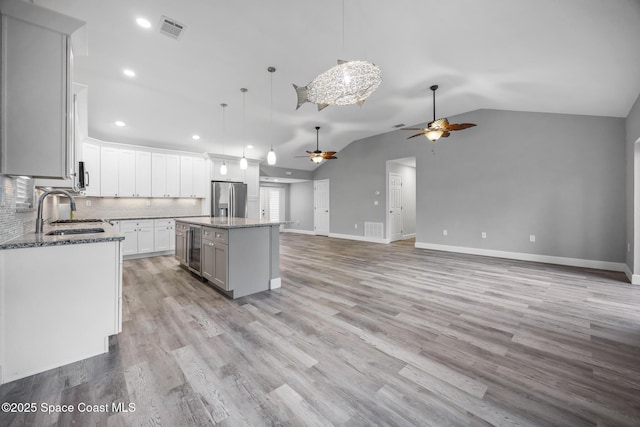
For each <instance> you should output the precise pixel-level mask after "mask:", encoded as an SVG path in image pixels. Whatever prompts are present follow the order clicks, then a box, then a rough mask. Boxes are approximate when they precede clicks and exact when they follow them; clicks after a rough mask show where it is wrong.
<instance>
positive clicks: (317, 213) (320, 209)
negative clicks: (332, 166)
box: [313, 179, 330, 236]
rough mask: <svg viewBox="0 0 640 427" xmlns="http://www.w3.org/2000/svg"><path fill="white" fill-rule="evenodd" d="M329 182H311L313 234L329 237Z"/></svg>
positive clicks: (325, 180)
mask: <svg viewBox="0 0 640 427" xmlns="http://www.w3.org/2000/svg"><path fill="white" fill-rule="evenodd" d="M329 199H330V197H329V180H328V179H322V180H319V181H314V182H313V228H314V231H315V234H317V235H321V236H328V235H329V220H330V209H329Z"/></svg>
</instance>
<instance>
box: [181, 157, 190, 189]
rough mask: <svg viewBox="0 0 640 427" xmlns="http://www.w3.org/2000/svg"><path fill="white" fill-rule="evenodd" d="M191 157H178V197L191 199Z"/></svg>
mask: <svg viewBox="0 0 640 427" xmlns="http://www.w3.org/2000/svg"><path fill="white" fill-rule="evenodd" d="M192 169H193V157H185V156H180V197H193V171H192Z"/></svg>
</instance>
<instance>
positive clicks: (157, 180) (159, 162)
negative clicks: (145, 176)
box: [151, 153, 167, 197]
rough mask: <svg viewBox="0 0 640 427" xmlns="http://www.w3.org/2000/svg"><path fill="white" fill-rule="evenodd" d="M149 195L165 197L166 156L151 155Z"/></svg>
mask: <svg viewBox="0 0 640 427" xmlns="http://www.w3.org/2000/svg"><path fill="white" fill-rule="evenodd" d="M151 196H152V197H167V156H166V155H165V154H160V153H153V154H152V155H151Z"/></svg>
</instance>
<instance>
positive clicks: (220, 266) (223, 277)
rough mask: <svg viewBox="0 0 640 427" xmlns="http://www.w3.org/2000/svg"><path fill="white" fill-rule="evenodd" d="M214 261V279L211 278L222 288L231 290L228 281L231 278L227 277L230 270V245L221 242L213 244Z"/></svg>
mask: <svg viewBox="0 0 640 427" xmlns="http://www.w3.org/2000/svg"><path fill="white" fill-rule="evenodd" d="M213 260H214V261H213V262H214V271H213V279H209V280H211V281H212V282H213V283H214V284H216V285H217V286H220V287H221V288H222V289H225V290H227V291H228V290H229V288H228V283H229V280H228V278H227V272H228V268H227V267H228V265H229V263H228V246H227V245H223V244H221V243H216V244H215V245H214V246H213Z"/></svg>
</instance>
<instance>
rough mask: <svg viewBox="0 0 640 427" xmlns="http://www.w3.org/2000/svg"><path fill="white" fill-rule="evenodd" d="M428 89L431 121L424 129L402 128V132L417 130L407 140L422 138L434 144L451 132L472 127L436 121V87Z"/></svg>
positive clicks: (444, 119) (470, 124)
mask: <svg viewBox="0 0 640 427" xmlns="http://www.w3.org/2000/svg"><path fill="white" fill-rule="evenodd" d="M429 89H431V91H432V92H433V121H431V122H429V124H428V125H427V127H426V128H402V130H419V131H421V132H420V133H417V134H415V135H411V136H410V137H408V138H407V139H411V138H415V137H416V136H423V135H424V137H425V138H427V139H428V140H429V141H431V142H436V141H437V140H439V139H440V138H442V137H445V138H446V137H448V136H449V135H451V131H454V130H463V129H467V128H470V127H473V126H476V125H475V124H474V123H449V120H447V119H446V118H442V119H437V120H436V90H438V85H433V86H431V87H430V88H429Z"/></svg>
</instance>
